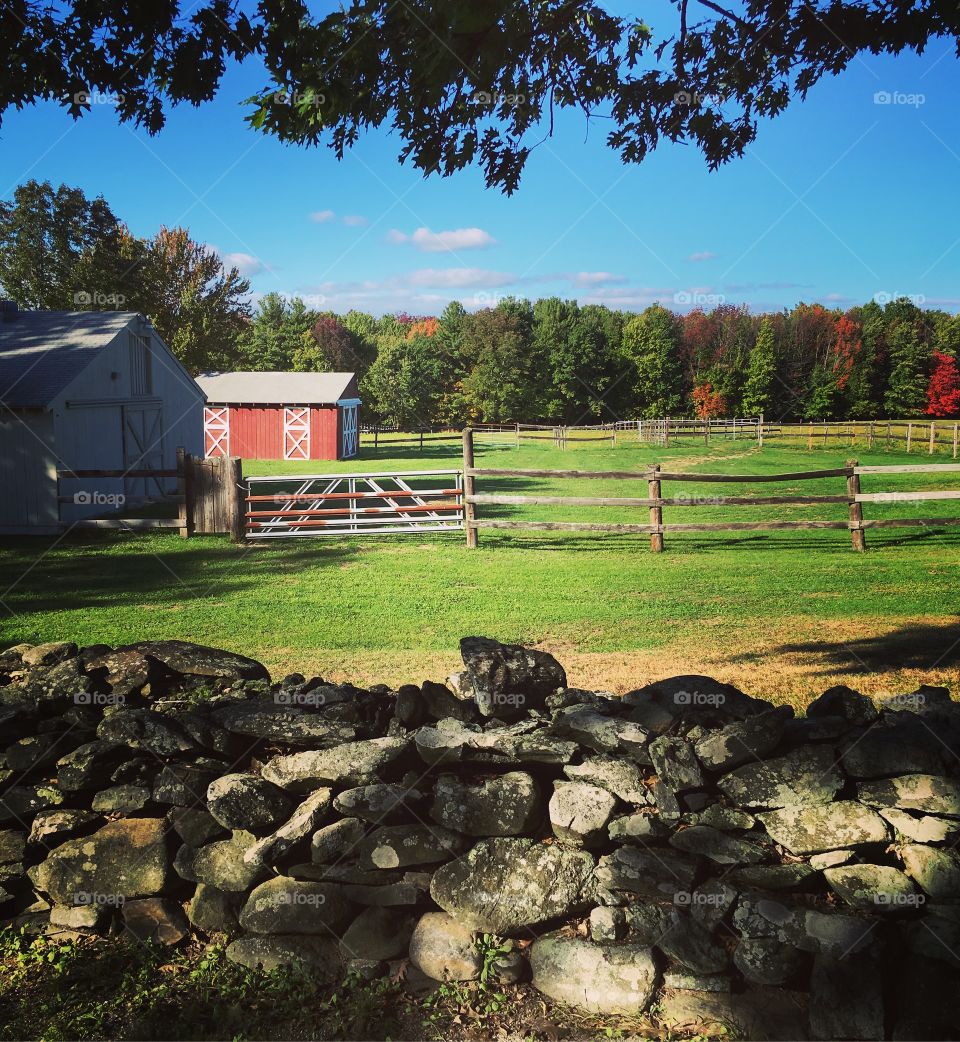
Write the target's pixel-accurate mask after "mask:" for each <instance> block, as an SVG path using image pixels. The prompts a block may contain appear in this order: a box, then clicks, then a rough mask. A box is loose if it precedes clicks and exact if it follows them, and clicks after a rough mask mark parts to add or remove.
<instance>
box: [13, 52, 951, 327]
mask: <svg viewBox="0 0 960 1042" xmlns="http://www.w3.org/2000/svg"><path fill="white" fill-rule="evenodd" d="M263 85H264V84H263V82H262V76H261V74H260V73H259V72H258V70H257V69H256V68H254V67H249V68H248V67H244V68H240V69H233V70H231V71H230V72H229V74H228V75H227V77H226V79H225V82H224V85H223V89H222V90H221V92H220V95H219V96H218V98H217V100H216V101H215V102H213V103H211V104H208V105H206V106H204V107H202V108H200V109H192V108H181V109H176V110H173V111H172V112H171V113H170V115H169V119H168V123H167V127H166V128H165V129H164V130H163V131H162V132H161V133H160V135H158V136H156V137H150V136H149V135H147V134H146V133H145V132H143V131H141V130H137V129H136V128H133V127H130V126H120V125H118V124H117V123H116V122H115V120H114V118H113V114H112V111H111V108H110V105H109V104H107V103H102V104H95V105H94V106H93V111H92V112H91V113H90V114H89V115H88V116H86V117H85V118H84V119H82V120H81V121H79V122H77V123H74V121H73V120H72V119H71V118H70V117H69V116H68V115H67V114H66V113H65V112H63V111H62V110H60V109H59V108H58V107H57V106H55V105H53V104H43V105H39V106H36V107H33V108H29V109H26V110H24V111H22V112H10V113H7V114H6V116H5V118H4V122H3V126H2V128H0V195H2V197H3V198H9V197H10V196H11V194H12V191H13V188H14V187H15V186H16V184H17V183H18V182H20V181H23V180H26V179H27V178H31V177H33V178H38V179H49V180H51V181H53V182H54V183H59V182H61V181H63V182H66V183H67V184H70V185H79V186H80V187H82V188H83V189H84V191H85V192H87V193H88V194H90V195H94V194H103V195H104V196H105V197H106V198H107V200H108V201H109V202H110V204H111V206H112V207H113V209H114V211H115V213H117V215H118V216H120V217H121V218H122V219H123V220H125V221H126V222H127V223H128V224H129V225H130V227H131V229H132V230H133V231H134V232H135V233H137V234H140V235H148V234H151V233H153V232H154V231H155V230H156V229H157V227H159V225H161V224H166V225H168V226H172V225H176V224H184V225H186V226H188V227H189V228H190V230H191V232H192V234H193V235H194V237H195V238H197V239H200V240H202V241H204V242H207V243H209V244H211V245H212V246H214V247H215V248H216V249H217V250H218V251H219V252H220V253H221V254H222V255H223V256H225V257H227V258H229V259H230V260H231V261H233V262H235V263H237V264H238V266H239V267H240V268H241V269H242V270H243V271H244V273H245V274H248V275H249V277H250V279H251V283H252V288H253V291H254V292H255V293H257V294H262V293H265V292H268V291H271V290H277V291H280V292H283V293H290V294H293V293H297V294H300V295H303V296H306V297H307V298H308V300H309V302H310V303H311V304H313V305H314V306H316V307H322V308H330V309H333V310H337V311H345V310H347V309H349V308H351V307H356V308H361V309H364V310H369V311H373V312H374V313H377V314H380V313H383V312H385V311H396V310H406V311H409V312H412V313H417V314H429V313H436V312H438V311H439V310H440V309H441V308H442V307H443V306H444V304H446V302H447V301H449V300H451V299H459V300H461V301H463V303H464V304H465V305H466V306H467V307H468V308H471V309H472V308H476V307H482V306H485V305H488V304H490V303H494V302H495V301H496V300H497V299H498V298H499V297H502V296H505V295H509V294H516V295H524V296H529V297H532V298H535V297H538V296H548V295H552V294H558V295H560V296H564V297H575V298H577V299H579V300H580V301H581V302H595V303H605V304H609V305H610V306H612V307H622V308H625V309H628V310H639V309H641V308H643V307H645V306H647V305H648V304H649V303H651V302H652V301H654V300H660V301H662V302H664V303H665V304H667V305H668V306H670V307H673V308H674V309H676V310H680V311H683V310H687V309H688V308H689V307H691V306H694V305H696V304H698V303H699V304H703V305H705V306H710V305H711V304H713V303H717V302H720V301H724V300H725V301H727V302H730V303H740V302H744V303H747V304H749V305H750V307H751V308H752V309H753V310H755V311H760V310H766V309H776V308H781V307H789V306H791V305H793V304H794V303H796V302H797V301H800V300H803V301H808V302H811V301H820V302H823V303H826V304H831V305H837V306H841V307H845V306H848V305H850V304H854V303H862V302H864V301H866V300H868V299H870V298H873V297H877V298H879V299H881V300H883V299H884V298H885V297H887V296H897V295H911V296H914V297H915V298H916V299H918V300H920V301H921V302H924V303H925V304H926V305H927V306H932V307H943V308H946V309H948V310H951V311H957V310H960V280H958V275H960V220H958V214H960V207H958V203H957V197H958V190H957V189H958V185H960V133H958V130H960V116H958V109H957V105H956V99H957V97H960V90H958V87H960V72H958V63H957V61H956V59H955V58H953V57H952V56H951V53H950V48H949V45H948V44H946V43H943V42H935V43H934V44H933V45H932V47H931V49H930V51H929V52H928V54H926V55H924V56H923V57H919V58H918V57H916V56H913V55H905V56H901V57H899V58H871V57H865V58H863V59H857V60H855V61H854V62H853V63H852V65H851V67H850V69H849V70H848V72H847V73H846V74H845V75H844V76H842V77H840V78H839V79H834V80H828V81H825V82H824V83H822V84H821V85H820V86H818V87H817V88H816V89H815V91H814V92H813V94H812V95H811V97H810V98H809V99H808V100H807V102H805V103H803V104H799V103H798V104H796V105H795V106H793V107H792V108H791V109H790V110H788V112H787V113H786V114H785V115H784V116H782V117H780V118H779V119H777V120H775V121H772V122H769V123H766V124H765V125H764V126H763V127H762V128H761V134H760V137H759V140H758V141H757V142H756V143H755V144H754V145H753V146H752V147H751V149H750V152H749V154H748V155H747V156H746V157H745V158H744V159H742V160H737V161H734V162H733V163H731V164H729V165H727V166H725V167H724V168H722V169H721V170H719V171H717V172H713V173H711V172H710V171H708V169H707V168H706V165H705V164H704V162H703V159H702V157H701V156H700V154H699V153H697V152H696V151H695V150H693V149H692V148H690V147H684V146H679V145H678V146H671V145H666V146H663V147H662V148H661V149H659V150H658V151H657V153H656V154H655V155H654V156H653V157H651V158H650V159H649V160H647V161H646V162H645V163H643V164H642V165H640V166H624V165H623V164H622V163H621V162H620V160H619V157H618V156H617V155H616V153H614V152H612V151H611V150H609V149H608V148H607V146H606V144H605V142H604V137H605V127H604V123H603V121H597V122H595V123H594V124H592V125H591V126H590V127H589V128H588V127H587V125H586V123H585V122H584V120H583V118H582V117H580V116H579V115H576V114H573V113H566V114H564V116H563V118H561V119H560V121H559V122H558V126H557V131H556V133H555V136H554V137H553V138H552V139H550V140H547V141H546V142H544V143H543V144H542V145H540V146H539V147H538V148H537V149H536V150H535V152H534V154H533V156H532V157H531V159H530V161H529V163H528V166H527V170H526V175H525V177H524V179H523V181H522V183H521V186H520V189H519V191H518V192H517V193H516V194H515V195H513V196H512V197H509V198H508V197H506V196H504V195H501V194H500V193H499V192H497V191H491V190H488V189H486V188H485V187H484V184H483V180H482V177H481V176H480V174H479V173H478V172H475V171H472V170H471V171H467V172H464V173H461V174H460V175H456V176H454V177H453V178H448V179H445V180H444V179H440V178H435V177H434V178H430V179H428V180H424V179H423V177H422V176H421V175H420V174H419V173H418V172H417V171H416V170H414V169H413V168H412V167H404V166H401V165H400V164H399V162H398V160H397V158H396V157H397V154H398V152H399V148H400V145H399V142H398V140H397V139H395V138H392V137H391V136H390V135H389V134H388V133H387V132H373V133H370V134H368V135H367V136H366V137H364V138H363V139H362V140H361V142H360V144H359V145H358V146H357V147H356V148H355V149H354V150H353V152H352V153H351V154H350V155H348V156H347V158H346V159H345V160H344V161H343V162H338V161H337V160H336V159H335V157H334V156H333V154H332V153H331V152H330V151H329V150H327V149H326V148H320V149H301V148H299V147H296V146H286V145H281V144H279V143H278V142H277V141H276V140H274V139H272V138H268V137H265V136H263V135H260V134H258V133H256V132H254V131H252V130H250V129H249V128H248V127H247V125H246V124H245V123H244V121H243V114H244V108H243V106H242V100H243V99H244V98H245V97H248V96H249V95H251V94H252V93H253V92H254V91H255V90H257V89H260V88H261V87H262V86H263ZM878 95H880V98H879V100H878V98H877V96H878ZM884 99H886V100H884Z"/></svg>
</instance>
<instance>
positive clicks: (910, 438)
mask: <svg viewBox="0 0 960 1042" xmlns="http://www.w3.org/2000/svg"><path fill="white" fill-rule="evenodd" d="M912 441H913V424H912V423H908V424H907V452H909V451H910V445H911V443H912Z"/></svg>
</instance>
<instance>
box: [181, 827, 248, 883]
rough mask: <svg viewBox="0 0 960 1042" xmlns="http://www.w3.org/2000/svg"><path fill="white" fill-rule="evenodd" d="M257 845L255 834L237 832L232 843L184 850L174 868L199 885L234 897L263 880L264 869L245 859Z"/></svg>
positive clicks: (218, 843) (217, 843)
mask: <svg viewBox="0 0 960 1042" xmlns="http://www.w3.org/2000/svg"><path fill="white" fill-rule="evenodd" d="M254 843H256V837H255V836H254V835H253V834H252V833H250V832H245V831H243V830H242V829H237V830H235V831H234V832H233V834H232V835H231V836H230V838H229V839H221V840H217V841H216V842H214V843H207V844H205V845H204V846H202V847H198V848H196V849H194V848H191V847H186V846H184V847H181V848H180V850H179V851H178V852H177V858H176V861H175V867H176V869H177V872H178V873H179V874H180V875H181V876H183V877H184V878H185V879H191V880H193V881H194V882H196V883H206V884H207V885H208V886H215V887H217V889H219V890H229V891H230V892H231V893H237V892H240V891H243V890H249V889H250V887H251V886H253V885H254V884H255V883H256V882H258V881H259V880H260V879H262V878H263V876H264V868H263V866H262V865H260V864H250V863H249V862H247V861H246V860H245V858H244V855H245V854H246V853H247V851H249V850H250V848H251V847H252V846H253V845H254Z"/></svg>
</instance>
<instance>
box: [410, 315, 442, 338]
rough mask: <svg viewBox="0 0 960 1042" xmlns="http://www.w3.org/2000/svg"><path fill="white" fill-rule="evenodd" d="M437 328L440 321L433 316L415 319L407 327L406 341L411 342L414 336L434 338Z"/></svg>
mask: <svg viewBox="0 0 960 1042" xmlns="http://www.w3.org/2000/svg"><path fill="white" fill-rule="evenodd" d="M439 328H440V321H439V319H436V318H433V316H430V317H429V318H418V319H415V320H414V321H413V322H411V323H410V325H409V326H407V339H408V340H412V339H413V338H414V337H415V336H426V337H430V336H436V335H437V330H438V329H439Z"/></svg>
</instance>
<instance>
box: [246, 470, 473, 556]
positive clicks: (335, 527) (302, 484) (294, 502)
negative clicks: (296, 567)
mask: <svg viewBox="0 0 960 1042" xmlns="http://www.w3.org/2000/svg"><path fill="white" fill-rule="evenodd" d="M246 487H247V495H246V511H245V533H246V538H247V539H248V540H256V539H291V538H295V537H298V536H300V537H302V536H321V535H339V536H343V535H365V536H367V535H387V534H390V535H400V534H402V533H404V532H454V531H462V530H463V473H462V471H460V470H411V471H405V472H400V473H375V474H313V475H304V474H287V475H284V476H277V477H252V476H251V477H247V479H246Z"/></svg>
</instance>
